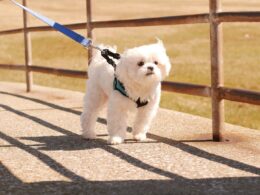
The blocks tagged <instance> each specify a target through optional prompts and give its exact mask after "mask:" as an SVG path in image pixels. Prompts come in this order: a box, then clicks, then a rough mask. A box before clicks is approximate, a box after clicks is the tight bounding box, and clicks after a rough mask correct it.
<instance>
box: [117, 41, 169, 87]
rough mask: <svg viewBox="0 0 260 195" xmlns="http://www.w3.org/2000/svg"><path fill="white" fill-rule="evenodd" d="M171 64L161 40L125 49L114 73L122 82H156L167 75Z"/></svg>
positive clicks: (141, 83) (142, 83) (144, 83)
mask: <svg viewBox="0 0 260 195" xmlns="http://www.w3.org/2000/svg"><path fill="white" fill-rule="evenodd" d="M170 69H171V64H170V60H169V57H168V56H167V54H166V50H165V47H164V45H163V43H162V41H158V42H157V43H155V44H150V45H144V46H140V47H135V48H132V49H128V50H126V51H125V52H124V53H123V54H122V56H121V59H120V61H119V64H118V66H117V70H116V74H117V76H118V77H119V79H121V80H122V81H124V82H133V81H134V82H135V83H138V84H140V85H147V84H149V83H150V84H152V83H158V82H160V81H162V80H163V79H164V78H165V77H166V76H168V75H169V72H170Z"/></svg>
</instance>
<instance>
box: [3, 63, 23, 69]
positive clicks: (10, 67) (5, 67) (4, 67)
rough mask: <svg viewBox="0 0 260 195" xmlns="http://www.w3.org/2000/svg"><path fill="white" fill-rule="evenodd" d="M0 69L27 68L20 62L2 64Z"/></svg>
mask: <svg viewBox="0 0 260 195" xmlns="http://www.w3.org/2000/svg"><path fill="white" fill-rule="evenodd" d="M0 69H9V70H25V65H19V64H13V65H10V64H0Z"/></svg>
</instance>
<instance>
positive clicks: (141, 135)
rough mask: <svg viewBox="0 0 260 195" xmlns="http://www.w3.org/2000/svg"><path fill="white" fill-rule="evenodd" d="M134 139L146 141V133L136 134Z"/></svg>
mask: <svg viewBox="0 0 260 195" xmlns="http://www.w3.org/2000/svg"><path fill="white" fill-rule="evenodd" d="M134 139H135V140H137V141H144V140H146V133H138V134H135V135H134Z"/></svg>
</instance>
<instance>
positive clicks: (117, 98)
mask: <svg viewBox="0 0 260 195" xmlns="http://www.w3.org/2000/svg"><path fill="white" fill-rule="evenodd" d="M126 101H129V100H127V99H126V98H125V97H123V96H122V95H121V94H117V93H114V94H113V95H112V97H110V99H109V103H108V110H107V128H108V134H109V139H108V143H110V144H120V143H122V142H123V141H124V139H125V137H126V127H127V103H126Z"/></svg>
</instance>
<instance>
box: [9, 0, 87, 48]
mask: <svg viewBox="0 0 260 195" xmlns="http://www.w3.org/2000/svg"><path fill="white" fill-rule="evenodd" d="M11 1H12V2H13V3H14V4H16V5H17V6H19V7H21V8H22V9H24V10H25V11H27V12H29V13H30V14H31V15H33V16H34V17H36V18H38V19H39V20H41V21H43V22H44V23H46V24H48V25H49V26H51V27H53V28H54V29H56V30H57V31H59V32H61V33H63V34H64V35H66V36H68V37H69V38H71V39H73V40H74V41H76V42H78V43H80V44H81V45H83V46H84V47H89V46H90V44H91V40H90V39H87V38H85V37H83V36H81V35H80V34H78V33H76V32H74V31H72V30H70V29H68V28H66V27H65V26H63V25H61V24H59V23H57V22H55V21H53V20H52V19H50V18H47V17H45V16H43V15H41V14H39V13H36V12H34V11H33V10H31V9H29V8H27V7H25V6H23V5H21V4H19V3H17V2H15V1H14V0H11Z"/></svg>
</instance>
